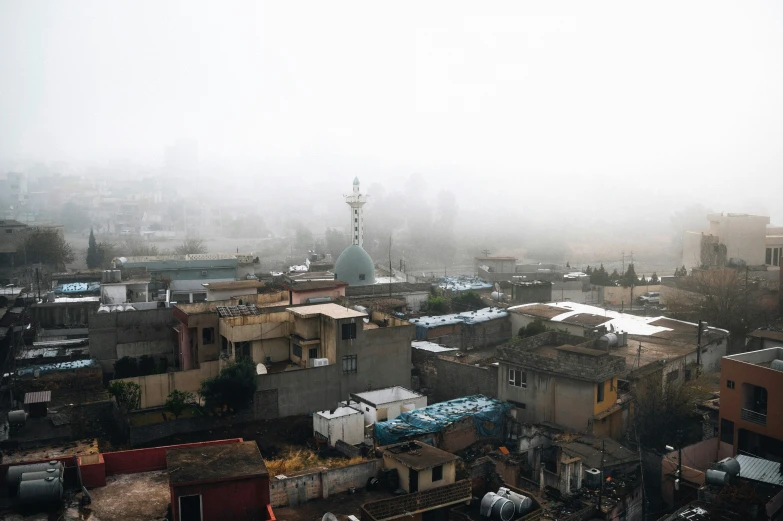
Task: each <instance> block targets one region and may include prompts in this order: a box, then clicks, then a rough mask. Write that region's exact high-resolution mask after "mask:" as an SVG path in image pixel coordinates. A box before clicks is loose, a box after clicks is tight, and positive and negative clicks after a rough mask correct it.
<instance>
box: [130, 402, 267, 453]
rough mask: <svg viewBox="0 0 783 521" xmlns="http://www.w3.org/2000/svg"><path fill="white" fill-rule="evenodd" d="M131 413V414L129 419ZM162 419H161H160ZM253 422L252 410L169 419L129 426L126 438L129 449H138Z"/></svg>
mask: <svg viewBox="0 0 783 521" xmlns="http://www.w3.org/2000/svg"><path fill="white" fill-rule="evenodd" d="M161 412H163V411H161ZM132 416H133V413H131V417H132ZM161 419H162V417H161ZM253 420H255V414H254V413H253V411H252V410H248V411H242V412H238V413H235V414H232V415H230V416H225V417H212V416H204V417H193V418H179V419H176V420H175V419H170V420H167V421H160V422H157V423H152V424H147V425H138V426H135V425H130V426H129V428H128V433H129V434H128V438H129V443H130V445H131V447H138V446H139V445H145V444H148V443H152V442H154V441H156V440H160V439H163V438H168V437H169V436H176V435H178V434H189V433H191V432H203V431H208V430H212V429H219V428H221V427H228V426H232V425H241V424H243V423H250V422H252V421H253Z"/></svg>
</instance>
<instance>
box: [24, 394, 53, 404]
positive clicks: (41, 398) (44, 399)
mask: <svg viewBox="0 0 783 521" xmlns="http://www.w3.org/2000/svg"><path fill="white" fill-rule="evenodd" d="M51 401H52V391H38V392H34V393H25V394H24V404H25V405H27V404H30V403H48V402H51Z"/></svg>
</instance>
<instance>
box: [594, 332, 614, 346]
mask: <svg viewBox="0 0 783 521" xmlns="http://www.w3.org/2000/svg"><path fill="white" fill-rule="evenodd" d="M598 345H600V346H601V348H602V349H609V348H610V347H617V345H618V341H617V335H615V334H614V333H607V334H605V335H604V336H602V337H601V338H599V339H598Z"/></svg>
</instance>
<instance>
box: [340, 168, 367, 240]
mask: <svg viewBox="0 0 783 521" xmlns="http://www.w3.org/2000/svg"><path fill="white" fill-rule="evenodd" d="M345 202H346V203H348V206H350V207H351V228H350V229H351V244H355V245H357V246H359V247H361V246H362V244H363V243H364V217H363V216H362V212H363V210H362V206H364V203H366V202H367V196H366V195H363V194H361V193H360V192H359V178H358V177H357V178H355V179H354V180H353V193H352V194H351V195H346V196H345Z"/></svg>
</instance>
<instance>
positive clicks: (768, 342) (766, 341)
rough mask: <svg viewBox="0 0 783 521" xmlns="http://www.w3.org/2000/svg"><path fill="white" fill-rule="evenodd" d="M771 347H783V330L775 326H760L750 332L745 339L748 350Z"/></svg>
mask: <svg viewBox="0 0 783 521" xmlns="http://www.w3.org/2000/svg"><path fill="white" fill-rule="evenodd" d="M770 347H783V331H779V330H777V329H774V328H760V329H756V330H755V331H751V332H750V333H748V336H747V338H746V339H745V350H746V351H758V350H760V349H768V348H770Z"/></svg>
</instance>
